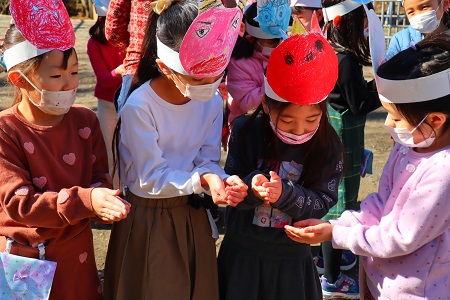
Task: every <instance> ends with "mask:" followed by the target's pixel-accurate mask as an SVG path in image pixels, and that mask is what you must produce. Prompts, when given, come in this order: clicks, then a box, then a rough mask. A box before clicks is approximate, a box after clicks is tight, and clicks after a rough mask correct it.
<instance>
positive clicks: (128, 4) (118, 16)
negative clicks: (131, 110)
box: [105, 0, 153, 113]
mask: <svg viewBox="0 0 450 300" xmlns="http://www.w3.org/2000/svg"><path fill="white" fill-rule="evenodd" d="M151 2H152V1H151V0H111V2H110V3H109V9H108V14H107V15H106V28H105V30H106V32H105V33H106V39H107V40H108V41H109V42H110V43H111V44H112V45H113V46H114V47H116V48H117V49H119V50H121V51H125V52H126V57H125V59H124V61H123V65H124V67H125V73H124V74H122V86H121V89H120V94H119V98H118V99H117V112H118V113H120V110H121V108H122V106H123V104H124V103H125V99H126V97H128V95H129V91H130V86H131V82H132V81H133V76H134V73H135V72H136V70H137V66H138V64H139V60H140V58H141V48H142V40H143V39H144V35H145V28H146V25H147V21H148V18H149V17H150V15H151V14H152V13H153V11H152V7H151V5H150V3H151Z"/></svg>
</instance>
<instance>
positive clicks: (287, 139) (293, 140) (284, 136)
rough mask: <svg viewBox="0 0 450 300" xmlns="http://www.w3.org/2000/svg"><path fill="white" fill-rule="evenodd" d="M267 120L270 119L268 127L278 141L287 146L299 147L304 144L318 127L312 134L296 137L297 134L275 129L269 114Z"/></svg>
mask: <svg viewBox="0 0 450 300" xmlns="http://www.w3.org/2000/svg"><path fill="white" fill-rule="evenodd" d="M269 118H270V121H269V122H270V127H272V130H273V132H274V133H275V134H276V135H277V137H278V138H279V139H280V140H282V141H283V143H285V144H289V145H300V144H303V143H306V142H307V141H309V140H310V139H311V138H312V137H313V136H314V134H315V133H316V132H317V130H318V129H319V126H317V128H316V130H314V131H312V132H308V133H305V134H301V135H297V134H293V133H289V132H286V131H283V130H281V129H279V128H276V127H275V125H274V124H273V122H272V118H271V117H270V114H269Z"/></svg>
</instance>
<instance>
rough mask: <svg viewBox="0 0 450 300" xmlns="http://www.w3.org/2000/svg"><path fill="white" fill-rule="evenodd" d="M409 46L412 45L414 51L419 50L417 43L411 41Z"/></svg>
mask: <svg viewBox="0 0 450 300" xmlns="http://www.w3.org/2000/svg"><path fill="white" fill-rule="evenodd" d="M409 46H410V47H411V48H413V49H414V51H417V47H416V43H414V42H411V43H409Z"/></svg>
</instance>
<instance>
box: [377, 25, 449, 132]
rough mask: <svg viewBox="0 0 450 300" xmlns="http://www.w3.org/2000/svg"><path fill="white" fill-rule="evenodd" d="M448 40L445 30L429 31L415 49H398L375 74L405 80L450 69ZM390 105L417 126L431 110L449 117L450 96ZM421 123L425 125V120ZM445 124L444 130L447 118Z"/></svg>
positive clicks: (446, 125)
mask: <svg viewBox="0 0 450 300" xmlns="http://www.w3.org/2000/svg"><path fill="white" fill-rule="evenodd" d="M449 40H450V35H449V33H448V32H447V31H446V32H441V33H437V34H432V35H431V36H428V37H427V38H425V39H424V40H422V41H421V42H419V43H417V44H416V45H415V47H414V48H408V49H406V50H404V51H402V52H399V53H397V55H395V56H394V57H392V58H391V59H389V60H388V61H386V62H385V63H383V64H382V65H381V66H380V67H379V69H378V71H377V75H378V76H380V77H381V78H385V79H390V80H406V79H414V78H420V77H425V76H430V75H432V74H436V73H439V72H442V71H445V70H448V69H449V68H450V42H449ZM393 105H394V107H395V109H396V110H397V111H398V112H399V113H400V114H401V115H402V116H403V117H404V118H405V119H406V121H407V122H408V123H409V124H411V125H413V126H417V125H418V124H419V123H420V121H422V119H423V118H425V116H426V115H427V114H428V113H431V112H442V113H445V114H446V115H448V116H450V95H446V96H444V97H440V98H437V99H433V100H429V101H424V102H416V103H403V104H393ZM424 123H425V124H427V123H426V120H425V121H424ZM444 126H445V127H444V130H447V129H448V128H449V127H450V121H449V120H447V121H446V123H445V124H444ZM418 130H420V128H418Z"/></svg>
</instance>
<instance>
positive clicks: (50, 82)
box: [0, 0, 129, 300]
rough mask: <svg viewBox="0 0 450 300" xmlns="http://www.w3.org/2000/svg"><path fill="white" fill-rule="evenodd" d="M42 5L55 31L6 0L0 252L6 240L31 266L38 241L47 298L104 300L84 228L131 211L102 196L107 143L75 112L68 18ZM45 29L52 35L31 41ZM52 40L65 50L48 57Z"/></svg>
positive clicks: (28, 5)
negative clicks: (47, 278) (49, 281)
mask: <svg viewBox="0 0 450 300" xmlns="http://www.w3.org/2000/svg"><path fill="white" fill-rule="evenodd" d="M40 4H41V7H42V6H44V7H45V6H50V7H51V8H52V10H49V11H50V12H52V13H55V12H56V13H57V14H58V15H59V17H60V19H59V20H58V21H59V22H54V23H52V22H51V18H52V16H53V14H50V13H49V14H46V13H45V11H44V12H41V13H43V14H42V15H35V18H34V19H32V20H31V19H30V18H29V15H26V16H25V17H24V16H23V15H22V12H25V13H26V12H27V11H30V10H31V9H32V2H23V1H19V0H17V1H14V0H13V1H11V13H12V15H13V17H14V19H15V20H16V24H17V26H18V28H16V26H15V25H12V26H11V27H10V29H9V30H8V31H7V33H6V36H5V40H4V45H3V49H4V53H5V62H6V65H7V69H8V77H9V79H10V80H11V82H12V83H13V85H14V86H15V87H16V97H15V99H14V103H13V106H12V107H11V108H9V109H6V110H4V111H2V112H1V113H0V126H1V131H0V140H1V145H2V146H1V147H0V176H1V178H2V185H1V188H0V201H1V208H0V250H1V251H3V250H4V249H5V243H6V238H8V237H9V238H12V239H14V241H15V242H14V243H13V247H12V250H11V253H12V254H16V255H21V256H26V257H32V258H38V257H39V251H38V249H37V248H36V247H37V244H38V243H43V244H44V245H45V258H46V259H47V260H50V261H55V262H57V267H56V273H55V277H54V280H53V286H52V290H51V294H50V299H53V300H59V299H73V300H75V299H102V295H101V294H102V289H101V285H100V280H99V278H98V275H97V269H96V265H95V257H94V247H93V241H92V231H91V228H90V220H91V219H94V220H98V221H100V220H103V221H117V220H120V219H122V218H125V216H126V215H127V213H128V210H129V204H128V203H127V202H126V201H123V200H121V199H120V198H118V197H117V195H118V194H119V191H118V190H110V189H109V188H108V187H111V183H110V181H109V180H108V176H107V175H108V166H107V155H106V150H105V143H104V141H103V137H102V135H101V131H100V127H99V124H98V120H97V117H96V115H95V113H94V112H92V111H91V110H90V109H88V108H85V107H82V106H79V105H74V106H72V104H73V101H74V100H75V95H76V88H77V86H78V60H77V55H76V52H75V50H74V49H73V45H74V42H75V39H74V37H75V35H74V32H73V27H72V24H71V23H70V19H69V17H68V15H67V12H66V10H65V8H64V6H63V4H62V2H60V1H59V2H56V4H57V9H56V8H55V7H52V6H53V5H54V4H55V2H54V1H51V3H48V2H47V3H46V2H41V3H40ZM18 7H19V8H21V10H19V9H17V8H18ZM42 18H45V20H46V21H50V22H49V23H47V22H43V21H42ZM24 20H25V23H23V21H24ZM38 23H39V24H40V25H38ZM19 26H20V27H19ZM18 29H20V31H19V30H18ZM47 29H49V32H50V33H53V34H54V35H51V34H47V35H45V36H43V37H42V36H35V33H36V32H43V31H45V30H47ZM60 32H63V33H64V36H65V39H62V38H61V37H59V36H58V33H60ZM22 34H23V35H24V36H26V37H27V39H25V38H24V36H23V35H22ZM55 38H56V42H58V43H61V42H62V43H61V44H59V45H58V48H62V49H64V51H62V50H56V49H55V50H52V48H55V44H54V41H55ZM30 40H32V41H33V42H34V43H37V44H39V45H40V46H41V47H43V49H45V50H42V49H39V48H37V47H36V46H35V45H34V44H32V43H31V42H30ZM24 48H25V49H27V50H25V51H24V50H23V49H24ZM30 53H31V54H30Z"/></svg>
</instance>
